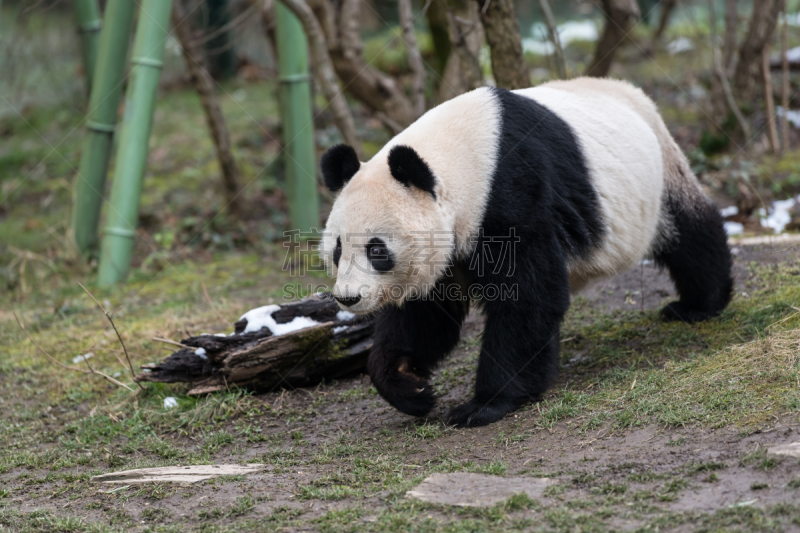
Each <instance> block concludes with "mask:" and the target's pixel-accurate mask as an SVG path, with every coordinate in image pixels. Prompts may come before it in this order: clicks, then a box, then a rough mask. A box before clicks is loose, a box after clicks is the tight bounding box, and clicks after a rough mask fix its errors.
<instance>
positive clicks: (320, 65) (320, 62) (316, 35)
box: [280, 0, 364, 159]
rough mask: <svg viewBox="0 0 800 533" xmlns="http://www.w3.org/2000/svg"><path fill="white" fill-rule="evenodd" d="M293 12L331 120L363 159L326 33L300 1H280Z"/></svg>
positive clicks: (312, 13) (307, 7) (353, 121)
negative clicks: (308, 50)
mask: <svg viewBox="0 0 800 533" xmlns="http://www.w3.org/2000/svg"><path fill="white" fill-rule="evenodd" d="M280 1H281V2H282V3H283V5H285V6H286V7H287V8H289V10H290V11H291V12H292V13H294V15H295V16H296V17H297V18H298V19H300V22H301V23H302V25H303V29H304V30H305V32H306V36H307V38H308V41H309V45H310V46H309V48H310V49H311V55H312V57H313V64H314V70H315V71H316V75H317V80H319V84H320V86H321V87H322V92H323V93H324V94H325V98H326V99H327V100H328V102H329V103H330V106H331V111H332V112H333V119H334V121H335V122H336V126H337V127H338V128H339V131H340V132H341V133H342V137H344V140H345V142H346V143H347V144H349V145H350V146H352V147H353V148H354V149H355V151H356V153H357V154H358V156H359V158H360V159H363V158H364V153H363V150H362V148H361V142H360V141H359V140H358V135H357V134H356V124H355V120H353V115H352V113H350V108H349V107H348V106H347V101H346V100H345V99H344V94H343V93H342V91H341V89H340V88H339V80H338V79H337V78H336V73H335V71H334V67H333V61H332V60H331V57H330V55H329V54H328V46H327V44H326V42H325V34H324V33H323V31H322V26H320V23H319V21H318V20H317V17H315V16H314V12H313V11H311V8H310V7H309V6H308V4H306V3H305V2H303V1H302V0H280Z"/></svg>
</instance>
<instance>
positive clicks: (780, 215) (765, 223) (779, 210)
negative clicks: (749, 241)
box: [761, 198, 797, 233]
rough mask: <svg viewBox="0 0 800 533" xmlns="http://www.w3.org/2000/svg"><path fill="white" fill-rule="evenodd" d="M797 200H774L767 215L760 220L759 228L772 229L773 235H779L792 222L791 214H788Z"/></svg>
mask: <svg viewBox="0 0 800 533" xmlns="http://www.w3.org/2000/svg"><path fill="white" fill-rule="evenodd" d="M796 204H797V200H795V199H794V198H789V199H788V200H775V201H774V202H772V207H771V208H770V210H769V215H768V216H767V217H765V218H762V219H761V226H762V227H765V228H772V229H773V230H775V233H780V232H782V231H783V228H785V227H786V224H788V223H789V222H791V221H792V214H791V213H790V212H789V211H790V210H791V209H792V208H793V207H794V206H795V205H796Z"/></svg>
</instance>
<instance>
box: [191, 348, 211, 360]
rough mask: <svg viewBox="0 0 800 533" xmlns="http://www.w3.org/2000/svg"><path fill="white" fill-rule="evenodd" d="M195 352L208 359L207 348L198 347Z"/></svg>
mask: <svg viewBox="0 0 800 533" xmlns="http://www.w3.org/2000/svg"><path fill="white" fill-rule="evenodd" d="M194 354H195V355H196V356H198V357H202V358H203V359H208V357H206V349H205V348H198V349H196V350H195V351H194Z"/></svg>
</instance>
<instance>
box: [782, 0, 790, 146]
mask: <svg viewBox="0 0 800 533" xmlns="http://www.w3.org/2000/svg"><path fill="white" fill-rule="evenodd" d="M786 49H787V46H786V0H784V1H783V24H781V75H782V76H781V77H782V80H781V82H782V83H781V107H783V116H782V117H781V134H782V137H783V144H782V145H781V150H782V151H783V152H784V153H786V152H788V151H789V57H788V56H787V55H786Z"/></svg>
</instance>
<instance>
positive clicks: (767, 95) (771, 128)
mask: <svg viewBox="0 0 800 533" xmlns="http://www.w3.org/2000/svg"><path fill="white" fill-rule="evenodd" d="M761 76H762V79H763V81H764V101H765V104H766V106H767V109H766V112H767V133H768V137H769V144H770V148H772V153H773V154H777V153H778V151H779V150H780V143H779V142H778V128H777V126H776V125H775V99H774V98H773V96H772V75H771V73H770V70H769V45H767V46H765V47H764V50H763V51H762V52H761Z"/></svg>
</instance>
